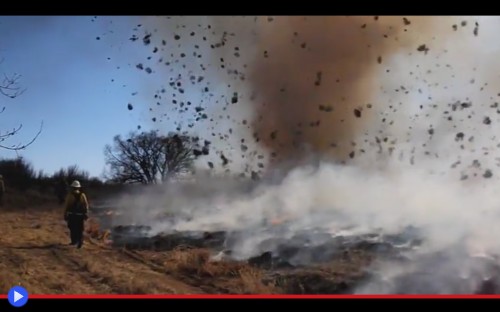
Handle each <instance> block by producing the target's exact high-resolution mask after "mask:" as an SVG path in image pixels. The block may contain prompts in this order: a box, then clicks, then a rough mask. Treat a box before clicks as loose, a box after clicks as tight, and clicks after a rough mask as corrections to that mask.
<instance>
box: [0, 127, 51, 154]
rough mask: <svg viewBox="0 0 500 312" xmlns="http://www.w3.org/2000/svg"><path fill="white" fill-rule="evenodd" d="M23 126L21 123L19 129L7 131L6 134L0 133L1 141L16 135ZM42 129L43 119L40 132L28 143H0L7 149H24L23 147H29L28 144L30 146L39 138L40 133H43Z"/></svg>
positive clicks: (0, 145)
mask: <svg viewBox="0 0 500 312" xmlns="http://www.w3.org/2000/svg"><path fill="white" fill-rule="evenodd" d="M21 128H22V125H20V126H19V127H18V128H17V129H14V130H13V131H10V132H7V133H6V134H3V135H0V142H3V141H4V140H5V139H6V138H7V137H11V136H13V135H15V134H16V133H17V132H19V130H20V129H21ZM42 129H43V121H42V122H41V124H40V128H39V129H38V132H37V133H36V135H35V136H34V137H33V138H32V139H31V140H30V141H29V142H28V143H24V144H22V143H20V144H17V145H12V146H7V145H3V144H0V148H4V149H7V150H11V151H19V150H23V149H25V148H27V147H28V146H30V145H31V144H33V143H34V142H35V141H36V139H38V136H40V134H41V133H42Z"/></svg>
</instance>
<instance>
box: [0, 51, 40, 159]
mask: <svg viewBox="0 0 500 312" xmlns="http://www.w3.org/2000/svg"><path fill="white" fill-rule="evenodd" d="M1 63H3V59H1V60H0V64H1ZM20 79H21V75H19V74H13V75H7V74H4V76H3V80H1V82H0V95H3V96H4V97H7V98H10V99H15V98H17V97H18V96H20V95H21V94H23V93H24V91H25V90H26V89H23V88H21V86H20V84H19V80H20ZM4 111H5V106H3V107H2V108H1V109H0V114H1V113H3V112H4ZM22 127H23V125H22V124H19V126H18V127H17V128H14V129H11V130H5V131H1V132H0V148H3V149H8V150H12V151H19V150H23V149H25V148H26V147H28V146H30V145H31V144H33V142H35V141H36V139H37V138H38V136H39V135H40V133H42V129H43V121H42V122H41V124H40V128H39V130H38V132H37V133H36V134H35V136H34V137H33V138H32V139H31V140H30V141H28V142H27V143H18V144H14V145H10V146H8V145H6V143H4V142H5V141H6V140H7V139H9V138H11V137H13V136H14V135H16V134H17V133H18V132H19V131H20V130H21V129H22Z"/></svg>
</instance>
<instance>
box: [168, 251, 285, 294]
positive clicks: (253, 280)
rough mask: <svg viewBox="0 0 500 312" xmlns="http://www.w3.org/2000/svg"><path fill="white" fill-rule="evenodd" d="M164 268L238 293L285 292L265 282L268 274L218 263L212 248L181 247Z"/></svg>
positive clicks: (234, 263) (170, 254) (241, 265)
mask: <svg viewBox="0 0 500 312" xmlns="http://www.w3.org/2000/svg"><path fill="white" fill-rule="evenodd" d="M162 264H163V266H164V267H165V268H166V269H167V270H168V271H170V272H173V273H177V274H180V275H184V276H189V277H190V278H192V279H195V280H202V279H203V280H207V279H208V280H211V281H212V283H213V282H217V281H218V282H219V283H218V284H219V287H220V288H223V289H226V290H228V292H231V293H238V294H273V293H280V292H281V290H280V289H279V288H278V287H276V285H274V283H272V282H269V281H267V282H266V281H265V272H264V271H262V270H260V269H258V268H254V267H252V266H250V265H248V264H247V263H245V262H237V261H215V260H213V259H212V255H211V252H210V250H208V249H192V248H186V247H182V246H179V247H178V248H176V249H174V250H172V251H169V252H166V253H165V258H164V259H163V263H162Z"/></svg>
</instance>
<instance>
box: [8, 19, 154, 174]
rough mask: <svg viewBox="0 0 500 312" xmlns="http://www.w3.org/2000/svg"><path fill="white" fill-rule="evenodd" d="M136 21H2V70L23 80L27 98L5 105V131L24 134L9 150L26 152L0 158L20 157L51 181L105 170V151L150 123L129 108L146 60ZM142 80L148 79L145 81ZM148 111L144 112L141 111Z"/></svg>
mask: <svg viewBox="0 0 500 312" xmlns="http://www.w3.org/2000/svg"><path fill="white" fill-rule="evenodd" d="M137 21H138V18H134V17H97V18H96V17H93V16H47V17H45V16H29V17H22V16H8V17H6V16H3V17H0V36H1V38H2V41H1V43H0V56H1V58H2V59H3V62H2V63H1V64H0V71H1V72H2V73H4V74H8V75H12V74H19V75H21V76H22V78H21V81H20V83H21V85H22V87H23V88H25V89H26V91H25V92H24V93H23V94H22V95H21V96H19V97H17V98H15V99H9V98H6V97H1V98H0V105H1V106H5V111H4V112H3V113H2V114H1V115H0V125H1V128H0V130H1V131H2V132H3V131H5V130H7V129H13V128H15V127H18V126H19V125H20V124H22V126H23V128H22V129H21V131H20V132H19V133H18V135H16V136H15V137H13V138H11V139H9V141H8V144H9V145H12V144H18V143H26V142H28V141H30V140H31V138H32V137H33V136H34V135H36V133H37V132H38V130H39V128H40V126H41V123H42V122H43V129H42V132H41V134H40V136H39V137H38V139H37V140H36V141H35V142H34V143H33V144H32V145H30V146H29V147H28V148H27V149H26V150H23V151H18V152H17V154H16V152H13V151H7V150H0V157H2V158H12V157H16V156H17V155H19V156H23V157H24V158H25V159H27V160H28V161H30V162H31V163H32V164H33V166H34V168H35V169H36V170H37V171H38V170H43V171H44V172H45V173H48V174H51V173H53V172H54V171H57V170H58V169H60V168H61V167H68V166H70V165H74V164H76V165H78V166H79V167H80V168H81V169H84V170H87V171H88V172H89V173H90V174H91V175H92V176H101V174H102V173H103V169H104V167H105V163H104V153H103V150H104V146H105V145H106V144H109V143H112V140H113V137H114V136H115V135H117V134H121V135H126V134H127V133H128V132H129V131H132V130H136V129H137V126H138V125H139V124H142V126H143V128H142V129H144V130H146V129H148V128H147V127H148V123H147V122H146V121H147V120H148V119H150V118H151V117H150V116H149V115H148V114H147V110H146V109H142V110H141V105H137V103H134V104H135V105H134V110H128V109H127V104H128V103H131V101H133V100H135V101H137V99H134V96H133V95H132V94H133V93H134V92H137V89H138V88H139V87H140V86H141V84H143V83H144V80H143V79H144V77H143V76H141V73H140V72H139V71H138V70H137V69H135V64H136V63H137V62H138V61H139V60H142V59H144V58H145V51H144V50H141V47H140V46H139V45H133V44H131V42H130V40H129V38H130V37H131V35H132V32H133V31H132V28H133V25H134V24H136V22H137ZM143 75H144V74H143ZM143 107H145V106H143Z"/></svg>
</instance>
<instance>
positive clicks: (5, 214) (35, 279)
mask: <svg viewBox="0 0 500 312" xmlns="http://www.w3.org/2000/svg"><path fill="white" fill-rule="evenodd" d="M67 243H68V230H67V228H66V226H65V224H64V222H62V218H61V214H60V213H58V211H57V210H56V209H51V210H48V209H37V210H34V209H33V210H30V211H21V212H19V211H14V212H11V211H5V210H3V211H2V210H0V274H1V275H2V278H1V279H0V291H1V293H4V294H5V293H7V291H8V290H9V289H10V288H11V287H12V286H14V285H22V286H23V287H25V288H26V289H27V290H28V291H29V292H30V293H32V294H63V293H64V294H108V293H112V294H127V293H128V294H140V293H147V294H155V293H163V294H194V293H201V292H202V290H201V289H199V288H197V287H192V286H190V285H188V284H186V283H184V282H182V281H180V280H178V279H175V278H174V277H172V276H170V275H169V274H167V273H165V272H162V270H161V268H159V267H157V266H154V265H151V264H148V261H147V260H145V259H141V258H140V256H139V255H137V254H130V253H127V252H122V251H120V250H114V249H110V248H107V247H105V246H102V245H99V244H95V243H93V242H92V241H89V240H88V239H87V240H86V242H85V245H84V247H83V248H82V249H80V250H78V249H76V248H75V247H73V246H68V245H67Z"/></svg>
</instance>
